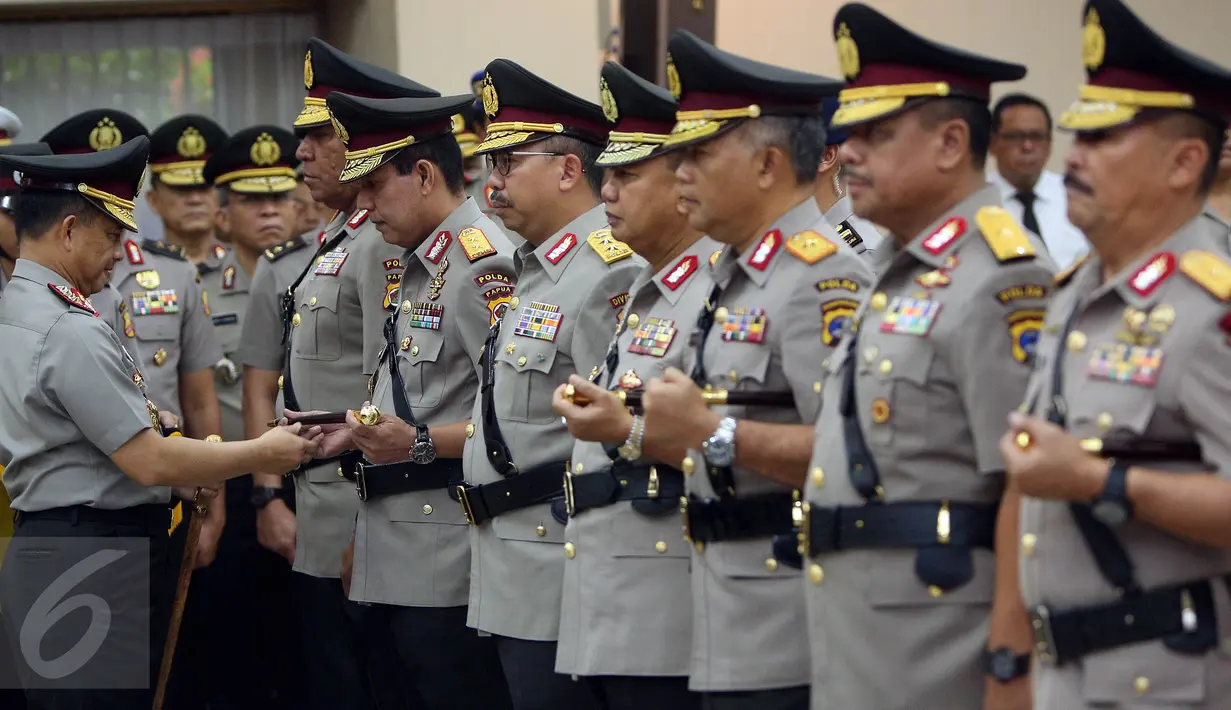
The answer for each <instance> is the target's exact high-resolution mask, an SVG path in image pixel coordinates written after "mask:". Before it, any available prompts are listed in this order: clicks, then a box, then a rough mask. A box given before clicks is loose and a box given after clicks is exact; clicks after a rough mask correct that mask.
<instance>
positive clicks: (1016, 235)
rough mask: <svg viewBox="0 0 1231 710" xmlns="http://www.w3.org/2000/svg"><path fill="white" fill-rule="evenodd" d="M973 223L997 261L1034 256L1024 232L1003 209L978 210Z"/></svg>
mask: <svg viewBox="0 0 1231 710" xmlns="http://www.w3.org/2000/svg"><path fill="white" fill-rule="evenodd" d="M975 222H976V223H977V224H978V225H979V231H981V232H983V239H984V240H985V241H986V242H987V245H988V246H989V247H991V248H992V253H993V254H995V255H996V260H997V261H999V262H1001V263H1004V262H1006V261H1014V260H1015V259H1028V258H1031V257H1033V256H1034V255H1035V250H1034V245H1033V244H1031V243H1030V237H1028V236H1026V230H1024V229H1022V226H1021V225H1020V224H1018V223H1017V220H1015V219H1013V215H1011V214H1009V213H1008V212H1007V211H1006V210H1005V209H1004V208H1003V207H984V208H982V209H980V210H979V211H978V212H976V213H975Z"/></svg>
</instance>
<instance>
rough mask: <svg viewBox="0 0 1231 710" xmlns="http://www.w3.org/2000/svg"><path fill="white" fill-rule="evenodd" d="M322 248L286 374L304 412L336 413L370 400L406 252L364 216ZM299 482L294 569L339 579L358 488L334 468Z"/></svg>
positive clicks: (294, 324)
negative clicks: (370, 382) (371, 382)
mask: <svg viewBox="0 0 1231 710" xmlns="http://www.w3.org/2000/svg"><path fill="white" fill-rule="evenodd" d="M323 243H324V244H325V245H331V246H332V248H331V249H330V251H328V252H327V253H323V254H321V255H319V256H317V257H316V259H315V260H314V261H313V262H312V264H313V265H312V267H311V268H309V269H308V271H307V275H306V276H305V277H304V279H303V281H301V282H300V283H299V287H298V288H296V289H295V310H294V313H293V316H292V320H291V333H290V338H291V358H290V372H288V373H283V375H284V377H289V379H290V382H291V385H292V388H293V389H292V391H293V392H294V393H295V397H296V398H297V399H298V400H299V406H300V407H301V408H302V409H303V410H304V411H313V410H318V409H320V410H325V411H331V412H337V411H343V410H346V409H357V408H358V407H359V406H360V405H362V404H363V402H364V400H365V399H367V397H368V389H367V386H368V380H367V377H368V376H369V375H371V374H372V373H373V372H374V371H375V368H376V358H377V357H378V356H379V355H380V349H381V345H382V344H383V343H384V339H383V336H382V333H381V326H382V325H383V324H384V322H385V318H386V317H387V316H388V315H389V312H390V311H391V310H392V309H393V307H395V306H396V304H397V288H398V283H399V280H400V279H401V273H402V260H401V254H402V249H401V248H400V247H397V246H394V245H392V244H389V243H387V242H386V241H385V240H384V238H382V237H381V234H380V231H379V230H377V229H376V226H375V225H374V224H372V222H370V221H368V213H367V210H358V211H356V212H355V213H354V214H352V215H350V216H349V217H345V216H340V217H339V218H337V219H334V220H333V221H331V222H330V224H329V227H328V228H327V229H326V230H325V238H324V242H323ZM303 251H305V252H306V251H307V250H306V249H305V250H303ZM274 264H276V262H274ZM298 276H299V275H298V274H296V275H295V278H298ZM284 291H285V289H284ZM251 327H252V324H251V322H249V323H248V324H246V325H245V333H247V332H249V330H250V329H251ZM241 359H242V358H241ZM285 390H286V384H285V381H284V382H283V391H284V393H285ZM467 404H469V403H467ZM390 411H392V410H390ZM294 481H295V515H296V517H297V518H298V519H299V529H298V530H299V531H298V533H297V535H296V537H295V547H296V549H295V570H296V571H297V572H303V573H304V574H310V575H312V576H314V577H337V576H338V574H339V569H340V566H341V564H340V560H341V559H342V552H343V551H344V550H345V549H346V546H347V544H348V543H349V542H350V534H351V532H352V531H353V530H354V525H355V511H356V510H357V509H358V507H359V497H358V496H357V495H355V488H354V484H352V483H351V482H350V481H347V480H346V479H345V478H343V477H341V476H339V475H338V464H337V462H330V463H326V464H320V465H317V466H313V467H311V468H309V469H307V471H305V472H304V473H303V474H302V475H299V474H297V475H295V476H294Z"/></svg>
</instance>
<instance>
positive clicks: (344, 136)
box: [329, 111, 350, 143]
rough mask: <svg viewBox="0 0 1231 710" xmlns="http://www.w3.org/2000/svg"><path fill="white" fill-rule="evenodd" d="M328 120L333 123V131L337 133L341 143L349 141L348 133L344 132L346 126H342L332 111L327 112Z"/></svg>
mask: <svg viewBox="0 0 1231 710" xmlns="http://www.w3.org/2000/svg"><path fill="white" fill-rule="evenodd" d="M329 122H330V123H332V124H333V132H334V133H337V134H338V138H340V139H341V140H342V142H343V143H350V134H349V133H347V132H346V126H343V125H342V122H341V121H339V120H338V117H337V116H335V115H333V111H330V112H329Z"/></svg>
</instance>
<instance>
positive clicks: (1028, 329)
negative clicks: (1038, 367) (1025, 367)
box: [1005, 308, 1044, 364]
mask: <svg viewBox="0 0 1231 710" xmlns="http://www.w3.org/2000/svg"><path fill="white" fill-rule="evenodd" d="M1043 316H1044V311H1043V309H1041V308H1030V309H1026V310H1022V311H1014V312H1012V313H1010V314H1009V315H1007V316H1005V321H1006V322H1007V323H1008V324H1009V337H1010V339H1011V340H1012V343H1013V359H1014V360H1016V361H1018V362H1019V363H1022V364H1025V363H1027V362H1029V361H1030V360H1031V359H1033V357H1034V349H1035V346H1037V345H1038V344H1039V331H1041V330H1042V329H1043Z"/></svg>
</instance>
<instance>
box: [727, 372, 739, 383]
mask: <svg viewBox="0 0 1231 710" xmlns="http://www.w3.org/2000/svg"><path fill="white" fill-rule="evenodd" d="M727 377H730V378H731V381H732V382H739V373H738V372H736V371H735V370H734V369H732V370H731V371H730V372H728V373H727Z"/></svg>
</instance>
